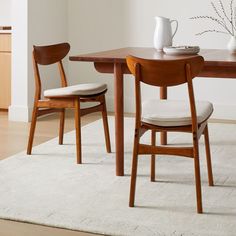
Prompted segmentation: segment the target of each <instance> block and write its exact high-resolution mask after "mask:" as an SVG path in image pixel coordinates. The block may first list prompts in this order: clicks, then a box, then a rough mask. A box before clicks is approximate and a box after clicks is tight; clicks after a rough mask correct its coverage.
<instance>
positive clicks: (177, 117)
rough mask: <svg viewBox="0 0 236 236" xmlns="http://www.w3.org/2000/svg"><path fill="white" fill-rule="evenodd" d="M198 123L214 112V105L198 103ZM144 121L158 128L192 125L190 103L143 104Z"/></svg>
mask: <svg viewBox="0 0 236 236" xmlns="http://www.w3.org/2000/svg"><path fill="white" fill-rule="evenodd" d="M196 110H197V120H198V123H201V122H203V121H204V120H206V119H207V118H208V117H209V116H210V115H211V113H212V112H213V105H212V104H211V103H210V102H207V101H197V102H196ZM142 121H143V122H145V123H149V124H153V125H158V126H168V127H170V126H183V125H190V124H192V119H191V112H190V104H189V102H188V101H176V100H154V99H152V100H147V101H145V102H144V103H143V104H142Z"/></svg>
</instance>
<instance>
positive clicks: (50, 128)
mask: <svg viewBox="0 0 236 236" xmlns="http://www.w3.org/2000/svg"><path fill="white" fill-rule="evenodd" d="M100 118H101V115H100V114H98V113H94V114H91V115H88V116H84V117H82V126H83V125H85V124H88V123H91V122H93V121H95V120H98V119H100ZM58 127H59V119H58V115H56V114H55V115H51V116H47V117H43V118H41V119H39V122H38V123H37V127H36V132H35V139H34V145H37V144H40V143H43V142H46V141H47V140H50V139H52V138H54V137H56V136H58V131H59V129H58ZM29 128H30V123H22V122H11V121H8V115H7V113H6V112H0V160H2V159H5V158H7V157H9V156H11V155H13V154H16V153H18V152H21V151H23V150H25V149H26V146H27V141H28V132H29ZM73 129H74V117H73V112H72V111H68V112H67V114H66V122H65V132H69V131H71V130H73ZM0 200H1V197H0ZM54 235H57V236H92V235H94V234H90V233H83V232H78V231H72V230H65V229H58V228H53V227H46V226H40V225H35V224H28V223H20V222H14V221H9V220H0V236H54Z"/></svg>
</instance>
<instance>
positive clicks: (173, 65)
mask: <svg viewBox="0 0 236 236" xmlns="http://www.w3.org/2000/svg"><path fill="white" fill-rule="evenodd" d="M203 63H204V60H203V58H202V57H201V56H193V57H188V58H186V59H183V58H182V59H176V60H146V59H142V58H137V57H133V56H128V57H127V64H128V67H129V70H130V71H131V72H132V74H133V75H134V76H135V94H136V123H135V136H134V148H133V161H132V174H131V185H130V200H129V206H130V207H133V206H134V201H135V185H136V176H137V165H138V155H147V154H150V155H151V181H155V154H160V155H177V156H185V157H189V158H193V160H194V167H195V182H196V197H197V212H198V213H202V196H201V177H200V165H199V145H198V140H199V138H200V137H201V135H202V134H204V138H205V147H206V159H207V168H208V181H209V185H210V186H213V175H212V167H211V156H210V146H209V137H208V128H207V120H208V118H209V117H210V115H211V114H212V112H213V106H212V104H211V103H209V102H200V101H199V102H196V103H195V98H194V89H193V84H192V79H193V78H194V77H196V76H197V75H198V74H199V72H200V71H201V69H202V67H203ZM141 82H143V83H145V84H149V85H153V86H158V87H165V86H166V87H169V86H176V85H180V84H184V83H187V86H188V95H189V96H188V97H189V101H188V102H185V101H173V100H157V99H152V100H147V101H145V102H143V103H142V101H141V88H140V84H141ZM148 130H151V144H150V145H146V144H141V143H140V137H141V136H142V135H143V134H144V133H145V132H146V131H148ZM162 131H165V132H167V131H168V132H171V131H173V132H178V131H179V132H189V133H192V140H193V146H191V147H170V146H168V145H165V146H157V145H156V132H162Z"/></svg>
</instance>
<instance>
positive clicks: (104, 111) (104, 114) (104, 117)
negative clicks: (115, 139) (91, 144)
mask: <svg viewBox="0 0 236 236" xmlns="http://www.w3.org/2000/svg"><path fill="white" fill-rule="evenodd" d="M102 103H103V108H102V120H103V127H104V134H105V141H106V149H107V152H108V153H111V142H110V134H109V126H108V120H107V107H106V99H105V95H104V96H103V98H102Z"/></svg>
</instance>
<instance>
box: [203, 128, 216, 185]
mask: <svg viewBox="0 0 236 236" xmlns="http://www.w3.org/2000/svg"><path fill="white" fill-rule="evenodd" d="M204 139H205V148H206V160H207V171H208V183H209V186H213V185H214V180H213V174H212V165H211V151H210V143H209V134H208V125H206V127H205V130H204Z"/></svg>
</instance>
